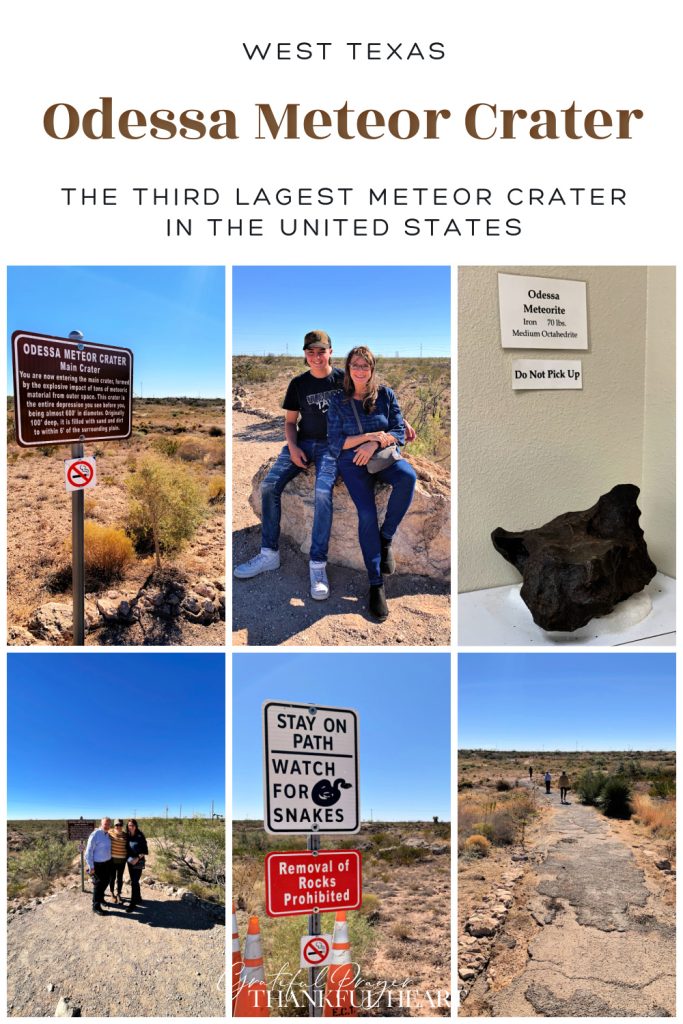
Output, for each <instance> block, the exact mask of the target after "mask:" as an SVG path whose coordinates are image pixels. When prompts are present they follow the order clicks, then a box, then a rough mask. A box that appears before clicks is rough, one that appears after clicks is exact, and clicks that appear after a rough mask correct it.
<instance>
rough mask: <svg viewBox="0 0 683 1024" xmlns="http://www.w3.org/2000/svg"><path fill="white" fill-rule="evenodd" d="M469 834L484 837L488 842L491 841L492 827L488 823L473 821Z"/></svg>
mask: <svg viewBox="0 0 683 1024" xmlns="http://www.w3.org/2000/svg"><path fill="white" fill-rule="evenodd" d="M470 832H471V834H473V835H476V836H486V838H487V839H488V840H489V841H490V840H491V839H493V825H492V824H491V823H490V822H488V821H475V822H474V824H473V825H472V828H471V829H470Z"/></svg>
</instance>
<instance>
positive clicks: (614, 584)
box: [491, 484, 657, 632]
mask: <svg viewBox="0 0 683 1024" xmlns="http://www.w3.org/2000/svg"><path fill="white" fill-rule="evenodd" d="M639 493H640V490H639V488H638V487H636V486H634V485H633V484H618V485H617V486H616V487H613V488H612V490H611V491H609V492H608V493H607V494H603V495H602V496H601V497H600V498H598V501H597V502H596V504H595V505H593V506H592V508H589V509H586V510H585V511H583V512H565V513H563V514H562V515H560V516H557V518H555V519H552V520H551V521H550V522H549V523H546V524H545V525H544V526H540V527H538V528H537V529H530V530H521V531H518V532H510V531H508V530H503V529H502V528H501V527H498V528H497V529H495V530H494V531H493V533H492V534H491V540H492V541H493V546H494V547H495V549H496V551H498V552H500V554H501V555H502V556H503V558H505V559H506V560H507V561H508V562H510V563H511V564H512V565H514V566H515V567H516V568H517V569H518V570H519V572H520V573H521V574H522V578H523V581H524V582H523V585H522V590H521V596H522V599H523V601H524V602H525V604H526V605H527V607H528V608H529V610H530V612H531V614H532V616H533V619H534V622H535V623H536V625H538V626H540V627H541V628H542V629H546V630H562V631H568V632H572V631H573V630H575V629H579V627H581V626H585V625H586V623H587V622H590V620H591V619H593V618H596V617H597V616H600V615H607V614H608V613H609V612H611V611H612V609H613V608H614V606H615V605H616V604H618V603H619V601H625V600H626V598H627V597H630V596H631V595H632V594H635V593H637V592H638V591H639V590H642V589H643V587H644V586H645V585H646V584H647V583H649V582H650V580H651V579H652V577H653V576H654V575H655V573H656V571H657V568H656V566H655V564H654V562H652V561H651V559H650V557H649V555H648V553H647V545H646V544H645V540H644V537H643V531H642V530H641V528H640V526H639V524H638V520H639V519H640V509H639V508H638V506H637V504H636V499H637V497H638V494H639Z"/></svg>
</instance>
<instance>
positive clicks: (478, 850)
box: [465, 836, 491, 857]
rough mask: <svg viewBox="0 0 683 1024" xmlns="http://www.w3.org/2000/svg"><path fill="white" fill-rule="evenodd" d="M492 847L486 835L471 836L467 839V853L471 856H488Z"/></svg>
mask: <svg viewBox="0 0 683 1024" xmlns="http://www.w3.org/2000/svg"><path fill="white" fill-rule="evenodd" d="M490 849H491V844H490V842H489V841H488V839H487V838H486V836H469V837H468V838H467V839H466V840H465V853H466V854H467V855H468V856H470V857H488V855H489V851H490Z"/></svg>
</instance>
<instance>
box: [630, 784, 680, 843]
mask: <svg viewBox="0 0 683 1024" xmlns="http://www.w3.org/2000/svg"><path fill="white" fill-rule="evenodd" d="M631 803H632V804H633V812H634V816H635V818H636V820H637V821H639V822H640V823H641V824H643V825H645V826H646V827H647V828H649V829H650V831H651V832H652V834H653V835H657V836H661V837H662V838H664V839H669V838H671V837H673V836H674V835H675V834H676V803H675V801H674V800H653V799H652V797H649V796H647V795H646V794H644V793H636V794H635V796H634V797H633V798H632V800H631Z"/></svg>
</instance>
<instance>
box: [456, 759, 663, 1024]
mask: <svg viewBox="0 0 683 1024" xmlns="http://www.w3.org/2000/svg"><path fill="white" fill-rule="evenodd" d="M530 768H531V770H532V772H531V774H530V772H529V769H530ZM546 771H549V772H550V774H551V792H550V794H549V795H548V794H546V787H545V784H544V775H545V773H546ZM563 771H564V772H566V773H567V775H568V777H569V793H568V796H567V802H566V803H561V801H560V793H559V788H558V786H559V782H558V780H559V777H560V774H561V773H562V772H563ZM675 780H676V760H675V753H674V752H672V751H635V750H629V751H605V752H596V751H591V752H587V751H559V750H557V751H550V752H549V751H538V750H536V751H515V750H507V751H505V750H464V749H463V750H460V751H459V755H458V789H459V796H458V852H459V867H458V936H459V940H458V941H459V951H458V975H459V986H460V1009H459V1015H460V1016H465V1017H476V1016H485V1017H491V1016H493V1017H529V1016H531V1017H533V1016H541V1017H542V1016H550V1017H557V1016H560V1017H568V1016H571V1017H577V1016H578V1017H581V1016H673V1015H674V1014H675V877H676V869H675V856H676V839H675V836H676V824H675V822H676V802H675V787H676V781H675Z"/></svg>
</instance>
